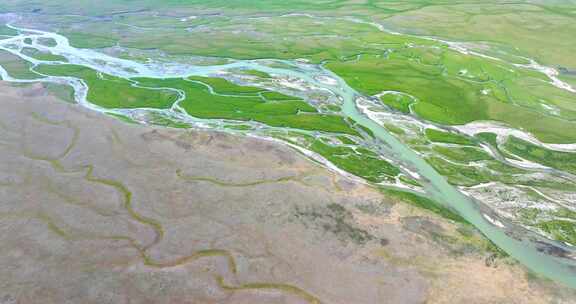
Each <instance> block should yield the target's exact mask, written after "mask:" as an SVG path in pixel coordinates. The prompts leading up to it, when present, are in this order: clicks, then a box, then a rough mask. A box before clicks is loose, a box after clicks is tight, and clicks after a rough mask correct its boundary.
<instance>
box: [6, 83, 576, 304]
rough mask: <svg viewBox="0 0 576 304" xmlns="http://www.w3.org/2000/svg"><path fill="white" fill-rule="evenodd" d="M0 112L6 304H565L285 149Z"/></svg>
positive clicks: (431, 223) (448, 234)
mask: <svg viewBox="0 0 576 304" xmlns="http://www.w3.org/2000/svg"><path fill="white" fill-rule="evenodd" d="M0 103H1V105H2V111H0V159H1V161H0V198H1V200H0V241H1V244H2V246H0V303H2V304H4V303H43V304H44V303H338V304H362V303H551V302H552V303H575V301H573V300H568V299H575V298H576V296H575V294H574V293H573V292H571V291H568V290H566V289H564V288H562V287H560V286H557V285H555V284H553V283H544V282H543V281H542V280H540V279H535V278H532V279H530V278H529V277H528V276H527V275H526V273H525V271H524V270H523V268H521V267H520V266H517V265H510V264H508V263H506V261H503V260H497V261H496V262H492V261H491V260H489V259H488V260H487V254H486V253H485V252H483V251H481V250H479V249H478V248H476V247H474V246H473V244H474V243H464V242H461V239H462V238H461V237H460V238H459V237H458V235H459V234H458V233H457V232H456V229H457V226H456V225H454V224H451V223H448V222H446V221H444V220H442V219H439V218H437V217H435V216H433V215H431V214H428V213H426V212H424V211H421V210H418V209H415V208H413V207H410V206H407V205H404V204H399V203H395V202H394V201H392V200H390V199H388V198H386V197H383V196H382V195H381V194H380V193H378V192H376V191H375V190H373V189H371V188H369V187H367V186H365V185H362V184H359V183H356V182H354V181H350V180H347V179H345V178H343V177H340V176H337V175H335V174H334V173H332V172H330V171H328V170H326V169H323V168H320V167H318V166H317V165H315V164H313V163H312V162H310V161H308V160H307V159H306V158H304V157H303V156H301V155H299V154H297V153H296V152H295V151H294V150H292V149H290V148H287V147H285V146H282V145H279V144H275V143H271V142H268V141H262V140H259V139H254V138H239V137H232V136H230V135H226V134H222V133H208V132H197V131H185V130H170V129H160V128H153V127H145V126H137V125H129V124H125V123H122V122H120V121H118V120H115V119H112V118H108V117H105V116H102V115H101V114H98V113H94V112H89V111H87V110H85V109H82V108H80V107H78V106H74V105H70V104H66V103H64V102H61V101H58V100H56V98H55V97H53V96H50V95H49V94H48V93H47V91H46V90H44V89H42V87H41V86H40V85H34V86H28V87H25V88H17V87H12V86H9V85H7V84H5V83H0ZM471 234H472V235H475V233H474V232H471ZM474 238H476V239H477V238H478V236H477V235H475V236H473V237H471V239H474ZM494 264H495V265H494ZM554 301H560V302H554Z"/></svg>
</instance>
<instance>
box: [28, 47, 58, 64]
mask: <svg viewBox="0 0 576 304" xmlns="http://www.w3.org/2000/svg"><path fill="white" fill-rule="evenodd" d="M22 54H24V55H26V56H30V57H32V58H34V59H37V60H43V61H63V62H66V61H68V60H67V59H66V57H64V56H59V55H54V54H51V53H46V52H41V51H39V50H37V49H35V48H31V47H25V48H23V49H22Z"/></svg>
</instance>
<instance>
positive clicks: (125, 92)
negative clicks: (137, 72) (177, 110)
mask: <svg viewBox="0 0 576 304" xmlns="http://www.w3.org/2000/svg"><path fill="white" fill-rule="evenodd" d="M35 71H37V72H39V73H42V74H45V75H51V76H74V77H78V78H81V79H83V80H84V81H85V82H86V84H87V85H88V87H89V90H88V100H89V101H90V102H91V103H93V104H96V105H98V106H101V107H103V108H169V107H170V106H171V105H172V104H173V103H174V102H175V101H176V99H177V95H176V94H175V93H174V92H171V91H167V90H162V89H154V90H153V89H147V88H139V87H135V86H134V85H133V83H132V82H130V81H128V80H126V79H123V78H118V77H113V76H110V75H102V74H99V73H98V72H96V71H94V70H92V69H90V68H87V67H83V66H78V65H70V64H62V65H46V64H42V65H39V66H37V67H36V68H35Z"/></svg>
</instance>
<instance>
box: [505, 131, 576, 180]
mask: <svg viewBox="0 0 576 304" xmlns="http://www.w3.org/2000/svg"><path fill="white" fill-rule="evenodd" d="M504 148H505V149H506V150H507V151H509V152H510V153H513V154H515V155H518V156H520V157H522V158H524V159H527V160H530V161H534V162H537V163H541V164H543V165H546V166H549V167H552V168H556V169H559V170H564V171H567V172H571V173H573V174H576V153H568V152H559V151H552V150H548V149H545V148H541V147H539V146H536V145H534V144H531V143H529V142H527V141H524V140H522V139H519V138H516V137H514V136H510V137H509V138H508V140H507V141H506V143H505V144H504Z"/></svg>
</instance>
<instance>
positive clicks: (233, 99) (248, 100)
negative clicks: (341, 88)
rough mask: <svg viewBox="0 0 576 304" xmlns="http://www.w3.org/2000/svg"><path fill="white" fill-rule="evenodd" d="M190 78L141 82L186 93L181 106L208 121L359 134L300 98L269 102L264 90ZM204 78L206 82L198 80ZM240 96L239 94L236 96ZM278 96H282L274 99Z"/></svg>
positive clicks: (340, 119)
mask: <svg viewBox="0 0 576 304" xmlns="http://www.w3.org/2000/svg"><path fill="white" fill-rule="evenodd" d="M192 79H194V81H192V80H187V79H140V78H136V79H134V80H136V81H138V82H139V83H140V84H141V85H143V86H150V87H169V88H175V89H179V90H182V91H184V92H185V94H186V99H185V100H183V101H182V102H180V106H181V107H182V108H183V109H184V110H185V111H186V112H187V113H188V114H189V115H191V116H194V117H198V118H206V119H230V120H240V121H250V120H253V121H257V122H261V123H263V124H266V125H269V126H273V127H288V128H295V129H303V130H312V131H324V132H333V133H346V134H351V135H357V134H358V133H357V131H356V130H354V129H353V128H352V127H350V126H349V125H348V124H347V123H346V122H345V121H344V119H343V118H342V117H341V116H337V115H327V114H320V113H317V110H316V109H315V108H314V107H312V106H310V105H309V104H308V103H306V102H305V101H303V100H301V99H298V98H291V99H290V100H287V99H286V95H282V94H272V92H270V91H268V93H269V95H266V96H267V97H266V99H265V98H264V97H262V96H261V95H260V94H263V93H262V91H265V90H263V89H259V88H251V87H242V86H237V85H234V84H233V83H229V82H227V81H225V80H223V79H217V78H208V79H206V78H198V77H195V78H192ZM199 79H202V80H203V82H202V83H198V80H199ZM207 84H211V86H210V87H212V89H213V90H214V91H215V92H218V93H221V92H226V93H229V94H232V95H214V94H211V93H210V90H209V88H208V87H207V86H206V85H207ZM234 94H238V95H234ZM274 96H276V97H280V98H279V99H274Z"/></svg>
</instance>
